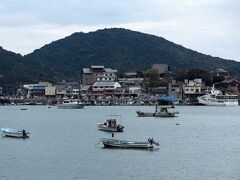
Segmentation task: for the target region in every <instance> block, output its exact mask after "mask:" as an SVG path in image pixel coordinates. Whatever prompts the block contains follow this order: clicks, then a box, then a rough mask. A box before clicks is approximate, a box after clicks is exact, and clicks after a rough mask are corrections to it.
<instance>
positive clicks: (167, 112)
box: [136, 106, 179, 117]
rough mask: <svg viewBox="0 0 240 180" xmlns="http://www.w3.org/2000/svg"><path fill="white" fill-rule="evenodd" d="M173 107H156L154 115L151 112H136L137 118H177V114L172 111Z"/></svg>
mask: <svg viewBox="0 0 240 180" xmlns="http://www.w3.org/2000/svg"><path fill="white" fill-rule="evenodd" d="M174 108H175V107H174V106H171V107H158V106H156V110H155V112H154V113H152V112H143V111H136V113H137V115H138V116H139V117H177V116H179V112H178V111H176V110H175V109H174Z"/></svg>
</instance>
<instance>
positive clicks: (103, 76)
mask: <svg viewBox="0 0 240 180" xmlns="http://www.w3.org/2000/svg"><path fill="white" fill-rule="evenodd" d="M116 74H117V70H115V69H111V68H105V67H104V66H96V65H92V66H91V67H90V68H83V70H82V84H83V85H93V84H94V83H95V82H97V81H112V82H114V81H115V80H116V76H117V75H116Z"/></svg>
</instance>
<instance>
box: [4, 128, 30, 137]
mask: <svg viewBox="0 0 240 180" xmlns="http://www.w3.org/2000/svg"><path fill="white" fill-rule="evenodd" d="M1 131H2V136H4V137H14V138H28V137H29V134H30V131H26V130H25V129H16V128H1Z"/></svg>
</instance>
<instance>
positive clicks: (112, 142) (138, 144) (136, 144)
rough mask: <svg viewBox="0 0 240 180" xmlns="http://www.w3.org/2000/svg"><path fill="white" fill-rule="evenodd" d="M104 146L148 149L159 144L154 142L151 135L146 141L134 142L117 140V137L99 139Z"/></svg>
mask: <svg viewBox="0 0 240 180" xmlns="http://www.w3.org/2000/svg"><path fill="white" fill-rule="evenodd" d="M101 142H102V143H103V145H104V147H109V148H139V149H141V148H143V149H149V148H153V147H154V145H156V146H159V143H157V142H155V141H154V140H153V138H152V137H150V138H149V139H148V141H146V142H135V141H125V140H117V139H108V138H103V139H101Z"/></svg>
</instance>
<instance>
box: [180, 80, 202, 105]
mask: <svg viewBox="0 0 240 180" xmlns="http://www.w3.org/2000/svg"><path fill="white" fill-rule="evenodd" d="M204 86H205V85H204V83H203V82H202V79H194V80H188V79H185V80H184V83H183V98H184V99H185V101H190V102H194V101H196V99H197V97H198V96H201V95H203V94H204V91H203V89H205V88H204Z"/></svg>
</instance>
